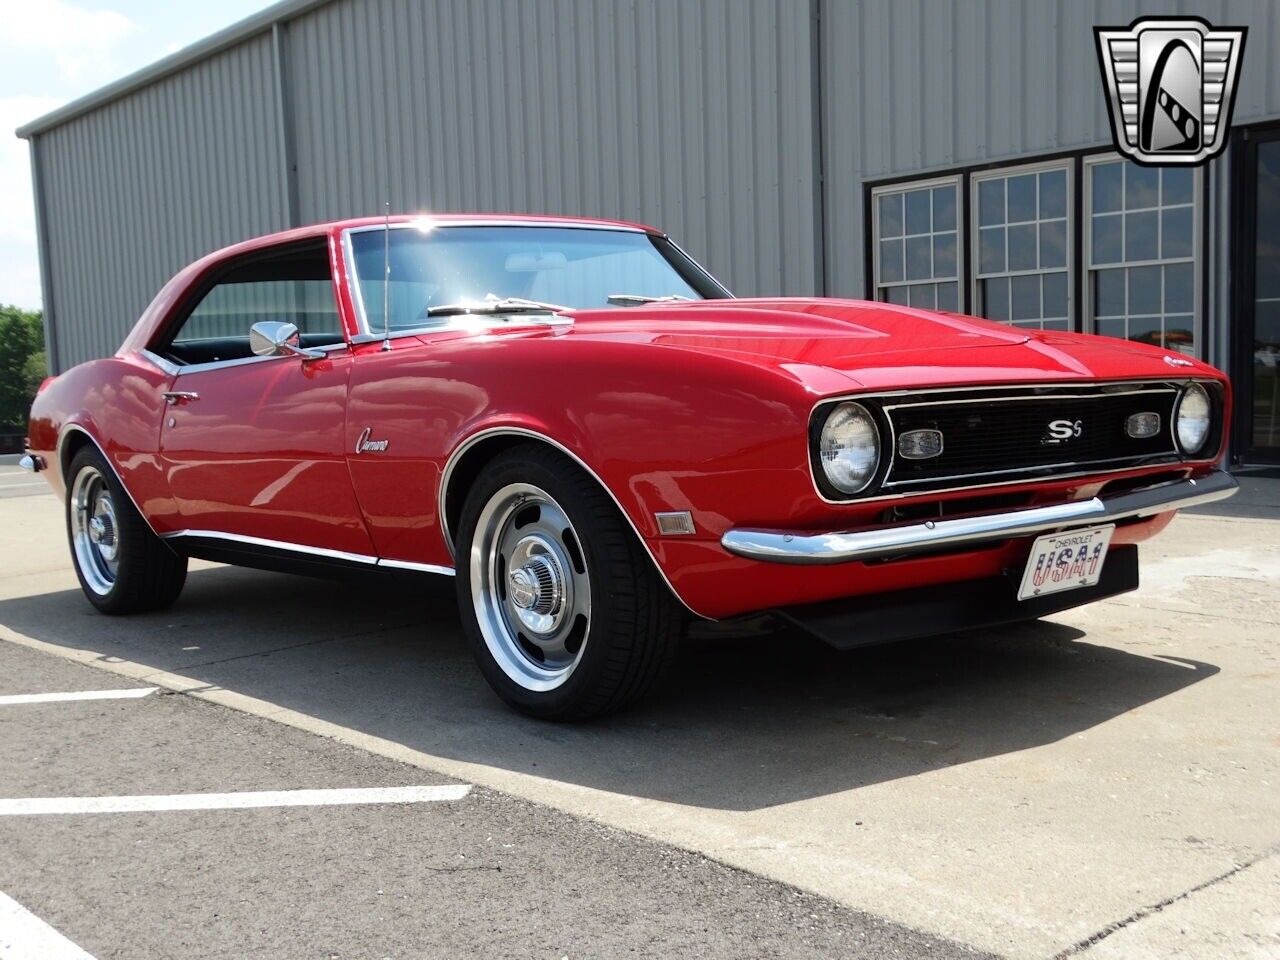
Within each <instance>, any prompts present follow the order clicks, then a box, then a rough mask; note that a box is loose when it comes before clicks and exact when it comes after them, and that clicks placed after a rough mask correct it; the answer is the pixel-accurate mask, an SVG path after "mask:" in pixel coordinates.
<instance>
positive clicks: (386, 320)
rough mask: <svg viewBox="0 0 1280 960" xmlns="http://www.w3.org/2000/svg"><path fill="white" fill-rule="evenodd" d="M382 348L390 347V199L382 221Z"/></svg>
mask: <svg viewBox="0 0 1280 960" xmlns="http://www.w3.org/2000/svg"><path fill="white" fill-rule="evenodd" d="M382 224H383V227H382V349H383V350H390V349H391V201H390V200H387V201H386V213H385V217H384V219H383V221H382Z"/></svg>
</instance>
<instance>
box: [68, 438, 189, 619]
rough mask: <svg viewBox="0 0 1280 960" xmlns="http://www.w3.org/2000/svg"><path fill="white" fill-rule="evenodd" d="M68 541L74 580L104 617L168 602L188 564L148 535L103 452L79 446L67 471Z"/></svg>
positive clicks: (159, 541)
mask: <svg viewBox="0 0 1280 960" xmlns="http://www.w3.org/2000/svg"><path fill="white" fill-rule="evenodd" d="M66 508H67V539H68V540H69V541H70V545H71V559H72V561H73V562H74V563H75V567H76V576H77V577H78V578H79V580H80V586H81V588H82V589H83V590H84V595H85V596H86V597H88V598H89V602H90V603H92V604H93V605H94V606H95V607H97V608H98V609H99V610H101V611H102V612H103V613H139V612H142V611H144V610H157V609H159V608H161V607H167V606H168V605H169V604H171V603H173V601H174V600H175V599H177V596H178V594H179V593H181V592H182V585H183V583H185V582H186V579H187V560H186V557H180V556H178V555H177V554H175V553H174V552H173V551H172V550H170V549H169V548H168V547H167V546H165V544H164V543H163V542H162V541H161V540H160V538H159V537H157V536H156V535H155V534H154V533H152V532H151V528H150V527H149V526H147V522H146V520H144V519H143V518H142V515H141V514H140V513H138V511H137V509H136V508H135V507H134V505H133V501H131V500H130V499H129V494H128V493H127V492H126V491H125V489H124V487H123V486H121V484H120V481H119V480H118V479H117V478H116V475H115V473H114V472H113V471H112V469H111V467H110V466H109V465H108V464H107V462H106V460H105V459H104V458H103V456H102V454H101V453H99V452H98V451H97V449H96V448H94V447H92V446H85V447H82V448H81V449H80V450H78V451H77V452H76V455H75V456H74V457H72V458H71V465H70V466H69V467H68V469H67V504H66Z"/></svg>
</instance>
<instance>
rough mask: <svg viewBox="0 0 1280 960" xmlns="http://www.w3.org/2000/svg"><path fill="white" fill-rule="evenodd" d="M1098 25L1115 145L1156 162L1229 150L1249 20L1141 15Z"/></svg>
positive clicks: (1192, 160)
mask: <svg viewBox="0 0 1280 960" xmlns="http://www.w3.org/2000/svg"><path fill="white" fill-rule="evenodd" d="M1093 32H1094V36H1095V37H1096V38H1097V41H1098V60H1099V61H1100V62H1101V64H1102V80H1103V83H1105V84H1106V88H1107V106H1108V107H1109V108H1110V111H1111V132H1112V135H1113V136H1114V138H1115V142H1116V149H1117V150H1119V151H1120V152H1121V153H1123V154H1125V155H1126V156H1128V157H1130V158H1132V159H1133V160H1135V161H1137V162H1138V163H1144V164H1151V165H1164V164H1189V165H1194V164H1199V163H1204V162H1205V161H1206V160H1208V159H1210V158H1211V157H1216V156H1217V155H1218V154H1220V153H1221V152H1222V151H1223V148H1224V147H1226V145H1227V128H1228V127H1230V126H1231V107H1232V105H1233V104H1234V102H1235V95H1236V79H1237V77H1238V76H1239V73H1240V54H1241V53H1242V52H1243V50H1244V38H1245V33H1246V28H1245V27H1222V28H1220V29H1214V28H1213V27H1211V26H1210V25H1209V24H1208V23H1206V22H1205V21H1204V20H1201V19H1200V18H1198V17H1142V18H1140V19H1138V20H1135V21H1133V23H1131V24H1130V25H1129V28H1128V29H1127V30H1126V29H1125V28H1123V27H1094V30H1093Z"/></svg>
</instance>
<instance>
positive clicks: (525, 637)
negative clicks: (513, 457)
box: [469, 483, 591, 690]
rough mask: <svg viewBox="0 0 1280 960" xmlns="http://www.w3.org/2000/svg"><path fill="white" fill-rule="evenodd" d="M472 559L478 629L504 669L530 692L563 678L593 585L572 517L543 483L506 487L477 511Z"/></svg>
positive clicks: (579, 645)
mask: <svg viewBox="0 0 1280 960" xmlns="http://www.w3.org/2000/svg"><path fill="white" fill-rule="evenodd" d="M469 562H470V566H471V592H472V599H473V601H474V604H475V611H476V619H477V622H478V623H479V625H480V632H481V633H482V634H483V636H484V640H485V645H486V646H487V647H488V648H489V652H490V653H491V654H492V655H493V658H494V660H495V661H496V662H497V664H498V665H499V666H500V667H501V668H502V670H503V672H504V673H506V674H507V676H508V677H510V678H511V679H512V680H514V681H515V682H516V683H518V684H520V685H521V686H522V687H525V688H526V689H529V690H551V689H554V688H556V687H558V686H559V685H560V684H562V683H564V681H565V680H566V679H567V678H568V677H569V674H571V673H572V672H573V669H574V667H576V666H577V664H578V661H579V660H580V659H581V658H582V650H583V647H584V646H585V645H586V639H587V630H588V627H589V626H590V618H591V583H590V579H589V578H588V576H587V570H586V562H585V559H584V556H583V553H582V545H581V543H580V542H579V540H578V536H577V533H576V532H575V531H574V529H573V524H572V523H570V522H569V518H568V515H567V514H566V513H565V512H564V510H563V509H562V508H561V507H560V505H559V504H558V503H556V502H555V501H554V500H553V499H552V498H551V497H550V496H549V495H548V494H547V493H546V492H545V491H543V490H541V489H539V488H538V487H535V486H532V485H530V484H523V483H517V484H511V485H509V486H506V487H503V488H502V489H501V490H499V491H498V492H497V493H496V494H494V495H493V497H492V498H491V499H490V500H489V502H488V503H487V504H486V505H485V508H484V510H482V511H481V513H480V519H479V522H478V523H477V525H476V533H475V537H474V539H473V540H472V545H471V556H470V560H469Z"/></svg>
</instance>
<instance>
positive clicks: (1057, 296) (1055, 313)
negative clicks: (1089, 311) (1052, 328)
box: [1044, 273, 1067, 317]
mask: <svg viewBox="0 0 1280 960" xmlns="http://www.w3.org/2000/svg"><path fill="white" fill-rule="evenodd" d="M1044 315H1045V316H1046V317H1065V316H1066V315H1067V275H1066V274H1065V273H1046V274H1045V275H1044Z"/></svg>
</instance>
